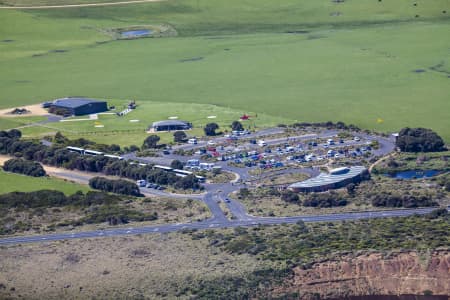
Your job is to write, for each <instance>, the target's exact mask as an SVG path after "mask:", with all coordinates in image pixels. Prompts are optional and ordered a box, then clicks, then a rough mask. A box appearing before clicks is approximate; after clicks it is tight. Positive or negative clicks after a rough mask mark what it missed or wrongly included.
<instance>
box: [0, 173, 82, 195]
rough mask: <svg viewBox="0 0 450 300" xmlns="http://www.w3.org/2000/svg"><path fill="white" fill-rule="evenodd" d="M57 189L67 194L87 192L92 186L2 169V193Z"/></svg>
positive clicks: (0, 188)
mask: <svg viewBox="0 0 450 300" xmlns="http://www.w3.org/2000/svg"><path fill="white" fill-rule="evenodd" d="M44 189H49V190H57V191H61V192H64V194H66V195H71V194H74V193H75V192H77V191H83V192H87V191H89V190H90V188H89V187H88V186H86V185H81V184H76V183H72V182H67V181H64V180H60V179H56V178H52V177H41V178H37V177H30V176H25V175H19V174H13V173H6V172H4V171H1V170H0V193H1V194H5V193H9V192H14V191H21V192H31V191H37V190H44Z"/></svg>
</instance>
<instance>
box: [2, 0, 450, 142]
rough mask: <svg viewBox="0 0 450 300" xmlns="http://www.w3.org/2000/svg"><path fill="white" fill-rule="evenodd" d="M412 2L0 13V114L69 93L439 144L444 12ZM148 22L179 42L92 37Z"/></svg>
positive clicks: (175, 4) (444, 103) (185, 4)
mask: <svg viewBox="0 0 450 300" xmlns="http://www.w3.org/2000/svg"><path fill="white" fill-rule="evenodd" d="M417 3H418V5H417V6H413V5H412V3H410V2H409V1H395V2H386V1H384V2H381V3H380V2H377V1H369V0H364V1H350V0H349V1H346V2H344V3H341V4H336V3H333V2H331V1H326V2H325V1H306V2H305V1H303V2H302V3H297V2H294V1H292V0H289V1H288V0H286V1H282V3H279V2H276V3H275V2H273V1H262V2H261V1H254V0H252V1H247V2H245V3H242V2H241V1H232V3H230V2H229V1H227V2H225V1H201V0H199V1H194V0H187V1H167V2H161V3H147V4H136V5H126V6H120V7H107V8H98V9H97V8H83V9H81V8H80V9H55V10H43V11H1V12H0V20H1V21H0V25H2V26H0V37H1V40H3V42H0V51H1V55H0V66H1V67H2V69H3V70H6V72H2V73H1V74H0V89H1V91H2V92H1V94H0V107H11V104H12V103H15V104H17V105H19V104H31V103H36V102H39V101H44V100H48V99H53V98H56V97H62V96H67V95H85V96H90V97H98V98H107V99H130V98H131V99H136V100H137V101H138V102H145V101H148V102H160V103H161V102H162V103H185V104H187V106H184V107H183V108H186V107H189V105H191V104H192V103H199V104H202V103H203V104H206V103H208V104H216V105H218V106H221V107H223V108H232V109H236V110H237V111H239V112H247V111H249V112H255V113H266V114H270V115H272V116H274V117H277V118H284V119H286V120H292V121H295V120H298V121H327V120H332V121H338V120H342V121H345V122H347V123H355V124H356V125H359V126H361V127H363V128H371V129H377V130H382V131H388V130H392V131H395V130H398V129H399V128H401V127H403V126H424V127H430V128H432V129H434V130H436V131H437V132H438V133H440V134H441V135H442V136H443V137H444V138H445V139H446V141H449V140H450V131H449V130H448V128H449V126H448V125H449V123H448V111H450V102H449V101H448V94H449V93H450V88H449V86H450V85H449V84H448V83H449V80H450V79H449V77H448V76H450V69H449V64H450V61H449V59H450V58H449V52H448V49H449V47H450V41H449V40H448V39H447V38H446V36H447V35H448V31H449V28H450V22H449V18H448V17H447V15H448V13H445V14H444V13H443V11H444V10H445V11H446V12H447V11H449V10H450V8H449V6H450V4H449V2H448V1H444V0H435V1H427V2H424V1H417ZM335 12H340V13H341V15H339V16H332V14H333V13H335ZM330 14H331V15H330ZM416 14H417V15H418V16H419V17H418V18H416V17H415V15H416ZM148 20H151V24H170V25H171V26H173V27H174V28H175V29H176V30H177V32H178V34H179V37H175V38H161V39H140V40H131V41H112V42H107V41H111V37H110V36H109V35H107V34H104V33H103V31H102V30H105V29H109V28H117V27H125V26H127V24H128V25H136V24H148V22H149V21H148ZM31 28H32V30H30V29H31ZM288 31H297V34H290V33H286V32H288ZM67 32H70V33H71V34H70V35H67V34H66V33H67ZM416 41H417V42H416ZM419 41H420V42H419ZM104 42H106V43H104ZM412 44H414V47H411V45H412ZM417 70H419V71H417ZM43 74H45V76H42V75H43ZM425 103H426V105H425ZM151 111H152V110H150V111H149V113H150V112H151ZM153 111H157V109H153ZM379 118H381V119H383V120H384V122H382V123H378V122H377V119H379ZM77 125H78V124H77ZM105 130H106V129H105ZM124 142H126V141H124ZM130 144H131V143H130Z"/></svg>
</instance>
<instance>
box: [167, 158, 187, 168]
mask: <svg viewBox="0 0 450 300" xmlns="http://www.w3.org/2000/svg"><path fill="white" fill-rule="evenodd" d="M170 167H171V168H172V169H179V170H183V167H184V164H183V163H182V162H181V161H179V160H178V159H175V160H173V161H172V163H171V164H170Z"/></svg>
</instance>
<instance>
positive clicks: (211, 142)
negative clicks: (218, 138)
mask: <svg viewBox="0 0 450 300" xmlns="http://www.w3.org/2000/svg"><path fill="white" fill-rule="evenodd" d="M215 144H216V143H215V142H213V141H209V142H208V145H209V146H214V145H215Z"/></svg>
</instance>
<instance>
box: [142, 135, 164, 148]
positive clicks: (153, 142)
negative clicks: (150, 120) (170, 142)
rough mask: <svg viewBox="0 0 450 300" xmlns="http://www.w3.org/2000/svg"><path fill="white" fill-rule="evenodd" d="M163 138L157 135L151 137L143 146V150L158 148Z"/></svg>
mask: <svg viewBox="0 0 450 300" xmlns="http://www.w3.org/2000/svg"><path fill="white" fill-rule="evenodd" d="M160 139H161V138H160V137H159V136H157V135H153V134H152V135H149V136H148V137H147V138H146V139H145V140H144V144H143V145H142V149H152V148H157V146H158V142H159V140H160Z"/></svg>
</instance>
